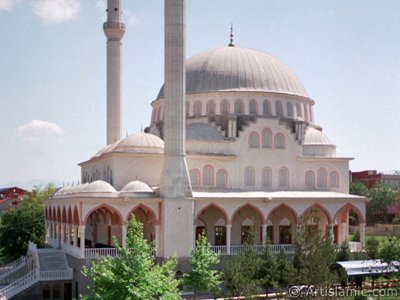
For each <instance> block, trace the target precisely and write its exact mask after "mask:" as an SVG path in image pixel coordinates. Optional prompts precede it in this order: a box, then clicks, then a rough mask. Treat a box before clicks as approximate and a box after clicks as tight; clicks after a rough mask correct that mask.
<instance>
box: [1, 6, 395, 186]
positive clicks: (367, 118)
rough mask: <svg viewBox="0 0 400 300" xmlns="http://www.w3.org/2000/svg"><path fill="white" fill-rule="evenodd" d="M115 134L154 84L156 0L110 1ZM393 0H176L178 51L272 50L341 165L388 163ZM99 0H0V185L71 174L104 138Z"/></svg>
mask: <svg viewBox="0 0 400 300" xmlns="http://www.w3.org/2000/svg"><path fill="white" fill-rule="evenodd" d="M122 5H123V10H124V13H123V21H124V22H125V23H126V24H127V32H126V34H125V37H124V39H123V101H124V105H123V110H124V112H123V134H124V135H125V134H126V133H133V132H137V131H140V129H141V128H142V127H143V128H144V127H145V126H147V125H148V124H149V121H150V115H151V109H150V102H151V100H153V99H154V98H155V97H156V96H157V93H158V90H159V88H160V87H161V85H162V83H163V44H164V42H163V1H161V0H137V1H133V0H130V1H128V0H126V1H122ZM399 12H400V1H397V0H394V1H390V0H384V1H382V0H348V1H338V0H337V1H330V0H326V1H320V0H307V1H305V0H304V1H291V0H279V1H278V0H274V1H270V0H248V1H243V0H229V1H228V0H225V1H215V0H201V1H200V0H188V1H187V56H191V55H194V54H196V53H199V52H201V51H203V50H207V49H210V48H214V47H221V46H226V45H227V44H228V42H229V27H230V24H231V22H232V23H233V24H234V34H235V43H236V45H237V46H240V47H248V48H256V49H260V50H263V51H266V52H268V53H271V54H273V55H275V56H277V57H279V58H280V59H281V60H283V61H284V62H285V63H286V64H288V65H289V67H290V68H291V69H292V70H294V72H295V73H296V74H297V75H298V76H299V78H300V79H301V81H302V82H303V84H304V86H305V88H306V89H307V91H308V93H309V95H310V96H311V98H312V99H314V100H315V101H316V105H315V117H316V121H317V123H319V124H320V125H321V126H322V127H323V129H324V132H325V133H326V134H327V135H328V136H329V137H330V139H331V140H332V141H334V142H335V143H336V144H337V154H338V155H339V156H345V157H354V158H355V160H354V161H352V162H351V163H350V167H351V169H352V170H363V169H377V170H379V171H386V170H392V169H400V155H399V150H398V149H399V148H400V134H399V133H398V130H399V129H398V128H399V119H400V118H399V117H400V84H399V83H400V72H399V70H400V55H399V54H400V14H399ZM105 17H106V14H105V2H104V1H101V0H85V1H83V0H0V33H1V47H0V54H1V55H0V105H1V126H0V138H1V141H2V147H1V150H0V165H1V167H0V186H2V185H6V184H7V183H9V182H14V181H18V182H27V181H30V180H33V179H43V178H50V179H54V180H59V181H66V182H67V181H72V180H75V182H76V181H77V180H78V179H79V177H80V171H79V167H78V166H77V164H78V163H79V162H82V161H84V160H86V159H88V158H89V157H90V156H92V155H93V154H94V153H95V152H96V151H97V150H98V149H99V148H100V147H102V146H103V145H104V144H105V139H106V134H105V118H106V116H105V107H106V102H105V101H106V98H105V94H106V88H105V80H106V74H105V68H106V67H105V57H106V52H105V51H106V48H105V47H106V44H105V43H106V38H105V36H104V34H103V32H102V23H103V21H104V19H105Z"/></svg>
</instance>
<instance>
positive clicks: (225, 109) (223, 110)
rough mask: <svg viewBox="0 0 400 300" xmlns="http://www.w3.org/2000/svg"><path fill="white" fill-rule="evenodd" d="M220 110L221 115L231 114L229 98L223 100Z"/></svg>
mask: <svg viewBox="0 0 400 300" xmlns="http://www.w3.org/2000/svg"><path fill="white" fill-rule="evenodd" d="M220 110H221V115H227V114H229V102H228V100H226V99H224V100H222V102H221V107H220Z"/></svg>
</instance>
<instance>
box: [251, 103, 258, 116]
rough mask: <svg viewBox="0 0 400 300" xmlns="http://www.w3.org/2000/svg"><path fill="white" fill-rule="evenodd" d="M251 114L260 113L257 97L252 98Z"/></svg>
mask: <svg viewBox="0 0 400 300" xmlns="http://www.w3.org/2000/svg"><path fill="white" fill-rule="evenodd" d="M249 115H252V116H256V115H258V104H257V101H256V100H255V99H251V100H250V102H249Z"/></svg>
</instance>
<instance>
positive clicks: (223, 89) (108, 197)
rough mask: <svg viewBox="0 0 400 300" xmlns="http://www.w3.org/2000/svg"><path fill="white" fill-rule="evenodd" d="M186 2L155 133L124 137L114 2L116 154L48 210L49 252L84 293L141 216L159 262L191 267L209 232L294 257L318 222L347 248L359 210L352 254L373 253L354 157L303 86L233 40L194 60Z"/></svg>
mask: <svg viewBox="0 0 400 300" xmlns="http://www.w3.org/2000/svg"><path fill="white" fill-rule="evenodd" d="M184 4H185V1H184V0H165V84H164V86H163V87H161V89H160V92H159V93H158V95H157V96H156V97H155V99H154V100H152V101H151V103H150V104H151V106H152V115H151V121H150V124H149V126H148V127H147V128H146V129H145V130H144V132H139V133H136V134H132V135H130V136H127V137H125V138H121V110H122V106H121V66H122V56H121V47H122V44H121V40H122V38H123V35H124V32H125V26H124V24H123V23H121V21H120V15H121V7H120V0H108V9H107V12H108V13H107V15H108V18H107V22H105V23H104V27H103V29H104V32H105V34H106V37H107V145H106V146H104V147H103V148H102V149H100V150H99V151H98V152H97V153H95V154H94V155H93V156H92V157H91V158H90V159H88V160H87V161H84V162H82V163H80V167H81V184H78V185H75V186H65V187H62V188H61V189H59V190H58V191H57V192H56V193H55V194H54V195H53V196H52V197H51V198H50V199H48V200H47V201H46V202H45V224H46V226H45V227H46V242H47V244H48V245H50V246H52V247H53V248H54V249H55V250H54V251H58V252H60V251H61V252H62V253H65V254H66V255H67V258H68V265H69V266H72V267H73V269H77V270H78V271H77V272H73V273H68V274H70V275H69V276H70V277H68V279H69V280H71V279H72V278H73V279H74V280H75V282H76V285H75V286H76V290H77V289H78V285H79V284H80V283H79V282H80V281H81V280H82V276H81V275H80V272H79V268H80V267H81V266H82V264H85V263H86V262H87V261H88V260H91V259H93V258H96V257H98V256H101V255H111V256H116V255H118V253H117V251H116V249H115V247H114V246H115V245H114V240H113V237H116V238H117V240H118V242H119V243H120V244H121V245H125V243H126V226H127V225H126V224H127V222H128V221H129V219H130V218H131V215H132V214H133V215H135V217H136V218H137V219H138V220H139V221H140V222H141V223H143V226H144V228H143V230H144V236H145V238H146V239H147V240H148V241H149V242H151V241H154V242H155V244H156V249H155V255H156V256H157V257H159V258H166V257H170V256H172V255H175V254H176V255H178V257H179V258H180V259H183V260H184V259H186V258H187V257H189V255H190V250H191V249H193V248H194V246H195V240H196V238H197V236H198V235H199V234H201V233H202V232H205V234H206V236H207V239H208V240H209V242H210V243H211V245H212V249H213V250H214V251H215V252H217V253H220V254H221V255H235V254H237V253H239V252H240V251H241V250H242V245H243V242H244V241H245V239H246V237H247V235H248V234H250V232H253V233H254V236H255V247H257V249H258V250H262V249H263V247H264V246H265V244H266V240H267V239H269V240H270V241H271V243H272V244H271V245H270V246H269V247H271V250H272V251H274V252H276V253H278V252H279V251H280V249H284V250H285V251H286V252H288V253H290V252H291V251H293V248H292V243H293V239H294V235H295V232H296V230H298V228H299V224H300V222H301V220H302V218H303V217H307V216H308V218H307V224H306V226H307V229H309V230H315V231H319V232H321V234H323V235H329V236H331V237H332V239H333V241H334V243H336V244H340V243H342V242H343V241H345V240H346V239H348V230H349V214H350V212H352V214H356V215H357V220H358V225H359V226H360V236H361V241H360V243H352V244H351V245H350V246H351V247H352V249H353V250H360V249H361V247H362V246H363V243H364V231H365V217H366V216H365V214H366V212H365V210H366V201H367V200H366V198H364V197H358V196H354V195H349V161H350V160H351V158H348V157H337V156H336V146H335V144H334V143H333V142H332V141H331V140H330V139H329V138H328V137H327V136H326V135H325V134H324V133H323V130H322V128H321V126H320V125H319V124H317V123H316V122H315V119H314V105H315V101H314V100H313V99H312V98H310V96H309V95H308V93H307V91H306V89H305V88H304V86H303V84H302V83H301V81H300V79H299V78H298V77H297V76H296V74H295V73H294V72H293V71H292V70H291V69H290V68H289V67H288V66H287V65H286V64H285V63H283V62H282V61H281V60H279V59H278V58H276V57H275V56H272V55H270V54H268V53H265V52H263V51H260V50H254V49H250V48H242V47H238V46H236V45H235V44H234V41H233V34H232V33H231V40H230V43H229V44H228V45H227V46H224V47H220V48H215V49H211V50H206V51H204V52H201V53H200V54H197V55H194V56H193V57H191V58H189V59H187V60H186V59H185V6H184ZM32 248H34V247H33V246H32ZM32 253H35V251H32ZM39 253H40V251H39ZM41 255H42V256H43V255H44V254H41ZM33 256H34V257H36V256H35V255H33ZM53 257H54V255H53ZM49 259H50V258H49ZM39 261H40V263H42V262H43V261H44V259H42V260H41V259H40V255H39ZM40 263H39V264H40ZM68 268H69V267H68ZM68 268H67V267H66V269H65V270H67V269H68ZM68 270H70V269H68ZM69 272H72V271H71V270H70V271H69ZM46 274H47V273H46ZM71 274H75V275H73V277H71V276H72V275H71ZM60 276H61V275H60ZM0 277H1V274H0ZM78 277H79V279H77V278H78ZM57 278H58V280H59V279H60V277H57ZM48 279H51V278H50V277H49V278H48ZM56 280H57V279H56ZM43 288H44V287H43ZM64 289H65V290H68V289H69V290H70V289H71V287H70V286H68V287H65V286H64ZM80 291H81V290H80ZM39 292H40V291H39ZM75 294H79V293H78V292H75Z"/></svg>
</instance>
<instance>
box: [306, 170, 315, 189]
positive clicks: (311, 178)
mask: <svg viewBox="0 0 400 300" xmlns="http://www.w3.org/2000/svg"><path fill="white" fill-rule="evenodd" d="M305 185H306V187H307V188H309V189H313V188H315V174H314V172H313V171H311V170H310V171H307V172H306V176H305Z"/></svg>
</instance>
